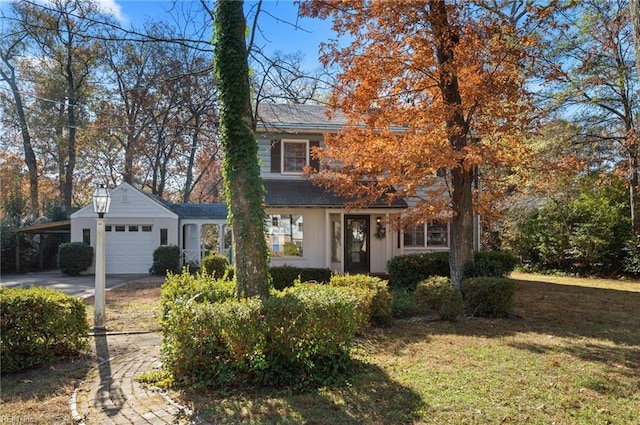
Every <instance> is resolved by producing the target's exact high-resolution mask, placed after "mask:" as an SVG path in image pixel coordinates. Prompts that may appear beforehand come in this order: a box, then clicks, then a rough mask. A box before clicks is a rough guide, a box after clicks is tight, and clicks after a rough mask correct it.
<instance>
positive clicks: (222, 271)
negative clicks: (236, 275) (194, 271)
mask: <svg viewBox="0 0 640 425" xmlns="http://www.w3.org/2000/svg"><path fill="white" fill-rule="evenodd" d="M201 271H205V272H206V273H207V274H209V275H211V276H212V277H215V278H218V279H221V278H223V277H225V276H226V278H227V279H229V280H231V279H233V270H232V269H231V265H230V264H229V259H228V258H227V257H225V256H224V255H222V254H220V253H214V254H210V255H207V256H206V257H204V258H203V259H202V267H201Z"/></svg>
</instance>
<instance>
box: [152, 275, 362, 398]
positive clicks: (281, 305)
mask: <svg viewBox="0 0 640 425" xmlns="http://www.w3.org/2000/svg"><path fill="white" fill-rule="evenodd" d="M166 290H169V288H165V287H163V292H164V291H166ZM171 290H173V288H171ZM163 299H164V300H165V302H171V308H170V309H168V311H167V314H166V316H165V318H164V320H163V321H162V328H163V329H162V330H163V335H164V340H163V344H162V357H163V365H164V367H165V368H167V371H168V372H170V374H171V375H172V376H173V377H174V379H175V380H176V381H178V382H180V383H182V384H186V385H190V386H194V387H220V386H228V385H242V384H243V383H260V384H263V385H274V386H278V387H290V388H294V389H303V388H308V387H315V386H320V385H324V384H327V383H329V382H331V381H332V380H337V379H340V377H341V374H342V373H344V372H345V371H346V370H347V369H348V367H349V364H350V358H349V351H350V348H351V345H352V341H353V339H354V337H355V333H356V331H357V329H358V325H359V323H360V320H361V319H360V318H359V317H358V311H357V310H356V308H355V307H354V305H355V304H356V302H357V299H356V297H355V295H354V294H352V293H350V292H349V291H345V290H343V289H341V288H335V287H330V286H327V285H317V284H298V285H296V286H294V287H291V288H287V289H286V290H284V291H278V292H275V291H274V293H273V296H271V297H270V298H268V299H266V300H264V301H260V300H259V299H258V298H251V299H245V300H237V299H225V300H223V301H220V302H201V301H203V299H202V298H201V297H190V298H187V297H185V296H181V297H180V298H178V299H175V300H173V301H169V299H170V296H169V295H168V294H165V293H163ZM165 305H166V304H165Z"/></svg>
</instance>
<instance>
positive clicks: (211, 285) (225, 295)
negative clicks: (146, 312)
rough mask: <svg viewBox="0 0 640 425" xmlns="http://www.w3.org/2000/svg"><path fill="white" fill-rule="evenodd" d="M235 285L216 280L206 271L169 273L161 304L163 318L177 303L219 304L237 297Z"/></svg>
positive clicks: (162, 289)
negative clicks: (194, 273)
mask: <svg viewBox="0 0 640 425" xmlns="http://www.w3.org/2000/svg"><path fill="white" fill-rule="evenodd" d="M235 292H236V287H235V283H233V282H231V281H228V280H225V279H222V278H220V279H215V278H214V276H212V275H209V274H207V272H206V270H203V271H202V272H199V273H196V275H195V276H194V275H192V274H191V273H190V272H189V271H188V270H187V269H184V270H183V271H182V273H181V274H174V273H169V274H168V275H167V280H166V282H164V283H163V284H162V288H161V291H160V303H161V305H162V311H163V317H164V316H166V315H167V313H168V312H169V310H171V309H172V308H173V306H174V305H175V304H176V303H182V302H185V301H188V300H196V301H197V302H208V303H217V302H222V301H226V300H229V299H232V298H234V297H235Z"/></svg>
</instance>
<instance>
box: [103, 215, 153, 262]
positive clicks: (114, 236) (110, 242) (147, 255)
mask: <svg viewBox="0 0 640 425" xmlns="http://www.w3.org/2000/svg"><path fill="white" fill-rule="evenodd" d="M105 230H106V232H105V245H106V253H105V254H106V259H107V261H106V263H107V264H106V271H107V274H123V273H149V269H150V268H151V264H152V263H153V250H154V247H153V231H152V230H153V228H152V227H151V226H142V225H128V224H126V225H125V224H114V225H107V226H106V227H105Z"/></svg>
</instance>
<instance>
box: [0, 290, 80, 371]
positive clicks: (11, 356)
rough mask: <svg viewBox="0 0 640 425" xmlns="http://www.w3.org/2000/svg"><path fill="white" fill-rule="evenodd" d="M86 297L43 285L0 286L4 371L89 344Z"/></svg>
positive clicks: (48, 359)
mask: <svg viewBox="0 0 640 425" xmlns="http://www.w3.org/2000/svg"><path fill="white" fill-rule="evenodd" d="M88 332H89V325H88V323H87V313H86V310H85V306H84V304H83V303H82V301H81V300H80V299H78V298H75V297H71V296H69V295H66V294H64V293H62V292H59V291H54V290H52V289H46V288H41V287H30V288H28V289H18V288H13V289H8V288H0V355H1V356H2V360H1V363H2V373H3V374H4V373H11V372H17V371H20V370H23V369H29V368H33V367H37V366H41V365H44V364H47V363H50V362H52V361H54V360H55V359H56V358H57V357H62V356H72V355H76V354H78V353H79V352H80V351H81V350H84V349H86V348H88V341H87V334H88Z"/></svg>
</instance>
